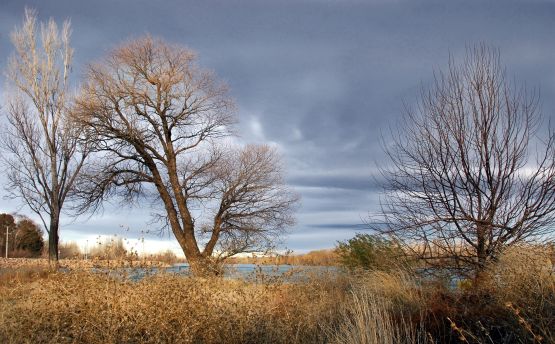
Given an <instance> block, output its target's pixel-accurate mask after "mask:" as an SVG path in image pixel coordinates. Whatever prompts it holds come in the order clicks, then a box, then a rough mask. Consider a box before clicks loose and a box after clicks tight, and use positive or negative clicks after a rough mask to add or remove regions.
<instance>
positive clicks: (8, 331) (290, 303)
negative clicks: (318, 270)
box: [0, 272, 345, 343]
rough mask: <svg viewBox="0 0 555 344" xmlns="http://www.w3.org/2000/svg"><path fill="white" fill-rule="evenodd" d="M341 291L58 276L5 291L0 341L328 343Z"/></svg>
mask: <svg viewBox="0 0 555 344" xmlns="http://www.w3.org/2000/svg"><path fill="white" fill-rule="evenodd" d="M342 288H343V285H342V284H341V283H339V282H337V281H330V280H328V279H326V280H323V279H320V280H311V281H308V282H306V283H294V284H292V283H277V284H256V283H249V282H246V281H240V280H224V279H202V278H188V277H179V276H172V275H166V274H160V275H156V276H153V277H150V278H145V279H143V280H141V281H139V282H130V281H127V280H124V279H121V278H114V277H110V276H109V275H108V274H93V273H86V272H72V273H56V274H52V275H50V276H48V277H47V278H45V279H43V280H41V281H40V283H26V284H21V285H19V286H18V287H17V288H10V289H7V288H0V342H6V343H19V342H22V343H39V342H40V343H307V342H312V343H316V342H323V341H324V340H325V338H324V332H323V326H325V325H326V324H329V323H330V322H333V321H335V320H336V319H337V316H338V311H337V304H338V303H341V302H342V297H343V295H344V294H345V293H344V290H343V289H342Z"/></svg>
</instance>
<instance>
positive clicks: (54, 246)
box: [48, 212, 60, 268]
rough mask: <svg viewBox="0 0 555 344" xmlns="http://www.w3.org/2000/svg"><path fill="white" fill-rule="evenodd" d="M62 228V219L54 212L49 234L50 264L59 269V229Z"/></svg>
mask: <svg viewBox="0 0 555 344" xmlns="http://www.w3.org/2000/svg"><path fill="white" fill-rule="evenodd" d="M59 226H60V217H59V215H58V214H57V213H56V212H54V214H53V215H52V216H51V217H50V230H49V233H48V262H49V264H50V266H51V267H52V266H54V267H55V268H57V267H58V241H59V237H58V228H59Z"/></svg>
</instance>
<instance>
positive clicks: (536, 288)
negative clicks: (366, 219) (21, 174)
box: [0, 246, 555, 343]
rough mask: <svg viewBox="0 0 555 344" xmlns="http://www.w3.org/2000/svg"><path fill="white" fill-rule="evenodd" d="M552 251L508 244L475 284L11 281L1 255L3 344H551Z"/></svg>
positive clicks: (325, 279)
mask: <svg viewBox="0 0 555 344" xmlns="http://www.w3.org/2000/svg"><path fill="white" fill-rule="evenodd" d="M553 253H554V251H553V247H552V246H541V247H540V246H518V247H513V248H511V249H510V250H508V251H506V252H505V253H504V255H503V256H502V258H501V259H500V260H499V262H497V263H496V264H495V265H492V266H491V268H490V269H489V270H488V277H489V278H488V279H487V283H485V282H484V283H481V284H480V285H479V286H474V285H473V284H472V281H471V280H459V281H457V283H455V284H453V283H452V281H451V282H449V281H442V280H438V279H431V278H426V277H423V276H420V275H419V274H418V271H415V270H410V269H403V270H399V269H397V270H395V269H389V270H388V271H383V270H379V269H366V270H353V272H340V271H335V272H330V271H327V272H325V273H319V274H314V275H310V276H308V277H309V278H303V279H300V280H298V279H295V278H292V276H282V277H280V278H264V276H261V277H260V278H258V279H257V280H255V281H253V280H249V281H244V280H232V279H223V278H214V277H212V278H200V277H182V276H176V275H171V274H164V273H162V274H157V275H152V276H150V277H146V278H144V279H142V280H140V281H137V282H132V281H130V280H127V279H125V278H122V277H123V276H122V275H117V274H111V273H109V272H105V273H92V272H90V270H89V269H86V268H85V266H84V265H83V266H78V265H73V266H72V268H71V269H70V270H71V272H48V270H46V267H47V266H48V263H47V261H46V260H33V261H30V260H19V262H20V263H19V265H17V267H18V269H11V271H12V273H11V274H7V273H5V271H9V270H10V269H9V268H8V264H7V263H6V260H3V261H2V265H0V266H1V267H2V269H1V271H3V273H2V278H0V341H1V342H6V343H174V342H180V343H224V342H225V343H552V342H554V341H555V337H554V332H553V330H552V328H555V316H554V314H555V276H554V274H553V267H554V259H553V258H554V256H553ZM9 261H10V263H11V262H13V261H17V260H9ZM24 262H25V263H24ZM32 262H43V265H42V266H40V265H35V267H34V268H33V264H32ZM72 262H79V261H72ZM103 262H107V261H103ZM11 264H13V263H11ZM61 264H62V266H63V264H64V261H63V260H62V261H61ZM74 264H76V263H74ZM107 266H108V265H107ZM111 266H112V267H115V266H118V265H117V264H115V263H112V265H111ZM12 267H13V265H12ZM14 271H18V273H17V274H16V273H14Z"/></svg>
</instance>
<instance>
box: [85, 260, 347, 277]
mask: <svg viewBox="0 0 555 344" xmlns="http://www.w3.org/2000/svg"><path fill="white" fill-rule="evenodd" d="M93 271H94V272H107V273H109V274H110V275H113V276H122V275H123V276H125V277H126V278H129V279H130V280H133V281H139V280H141V279H143V278H145V277H147V276H151V275H155V274H157V273H160V272H165V273H171V274H175V275H181V276H190V275H191V270H190V267H189V264H187V263H180V264H175V265H172V266H170V267H166V268H149V269H146V268H120V269H116V270H106V269H98V268H95V269H93ZM336 271H337V267H334V266H299V265H256V264H226V265H224V278H231V279H246V280H253V281H268V280H272V279H276V280H277V279H283V280H287V281H299V280H302V279H303V278H307V277H308V276H309V275H310V274H313V273H317V274H320V273H327V272H336Z"/></svg>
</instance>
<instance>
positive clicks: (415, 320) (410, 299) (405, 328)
mask: <svg viewBox="0 0 555 344" xmlns="http://www.w3.org/2000/svg"><path fill="white" fill-rule="evenodd" d="M354 281H356V284H355V285H354V286H353V288H352V289H351V295H352V298H351V299H350V300H349V302H346V303H344V304H343V305H342V307H341V314H342V316H341V321H340V322H339V325H338V327H337V328H335V329H334V330H333V331H331V332H330V335H329V339H330V342H331V343H337V344H389V343H399V344H403V343H406V344H413V343H433V341H431V340H430V337H429V334H428V333H427V332H426V331H425V328H424V324H423V323H422V319H423V311H424V310H423V305H424V304H425V302H424V300H423V293H422V290H421V286H420V285H419V284H418V283H416V281H415V280H414V279H413V278H411V277H410V276H409V275H408V274H406V273H405V272H401V271H397V272H394V273H385V272H380V271H373V272H369V273H365V274H363V275H361V276H359V278H357V279H356V280H354Z"/></svg>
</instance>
